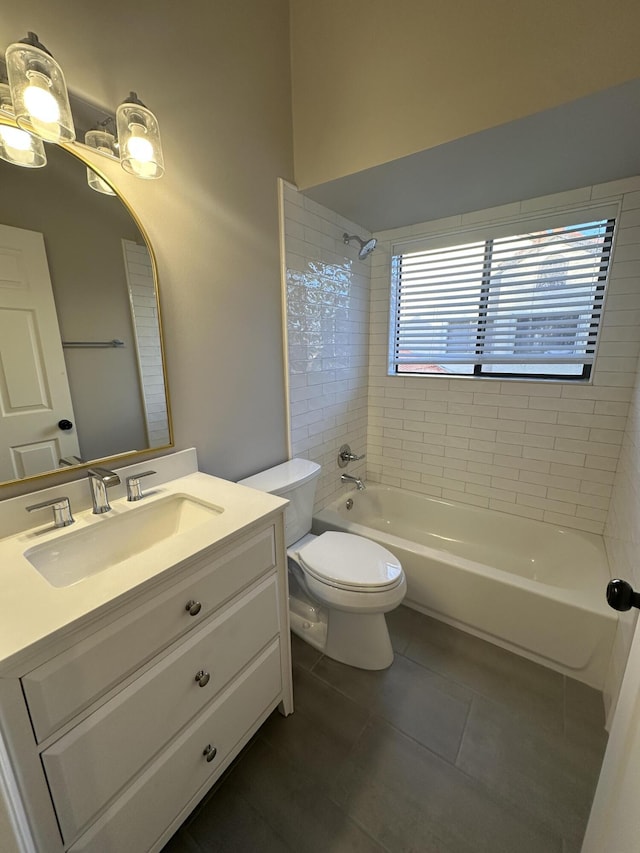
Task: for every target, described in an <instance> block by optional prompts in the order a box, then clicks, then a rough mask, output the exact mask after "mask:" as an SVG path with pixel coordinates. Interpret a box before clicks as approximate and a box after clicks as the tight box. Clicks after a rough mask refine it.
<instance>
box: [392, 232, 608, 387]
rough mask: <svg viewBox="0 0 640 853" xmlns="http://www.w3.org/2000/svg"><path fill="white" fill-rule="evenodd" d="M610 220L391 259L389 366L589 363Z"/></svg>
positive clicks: (525, 369)
mask: <svg viewBox="0 0 640 853" xmlns="http://www.w3.org/2000/svg"><path fill="white" fill-rule="evenodd" d="M614 222H615V221H614V220H613V219H612V218H608V219H598V220H594V221H589V222H582V223H580V222H572V223H570V224H569V225H567V226H566V227H557V220H555V221H554V228H553V229H545V230H540V231H534V232H531V233H527V234H516V235H513V234H509V235H507V236H499V237H496V238H492V237H487V239H485V240H483V241H482V242H474V243H466V244H465V245H458V246H456V245H448V246H446V247H445V248H442V247H440V248H436V249H427V250H421V251H419V252H416V251H415V250H414V251H412V252H407V253H406V254H402V253H397V254H394V256H393V259H392V283H393V301H392V305H393V307H394V311H393V317H392V322H393V328H392V349H393V353H392V354H391V353H390V355H391V359H390V360H391V365H392V367H393V368H395V369H396V370H398V369H401V368H402V366H403V365H413V366H419V365H424V368H425V369H424V372H434V367H435V368H436V369H437V372H442V368H443V367H445V368H446V366H447V365H456V364H462V365H479V366H480V368H481V367H482V366H483V365H487V366H490V365H507V366H508V365H513V366H516V367H515V368H514V372H515V373H517V371H518V369H519V368H518V366H520V367H521V368H522V372H523V373H524V374H526V375H530V374H531V369H532V367H535V365H541V366H547V365H554V364H556V365H590V364H593V361H594V357H595V348H596V344H597V338H598V330H599V325H600V320H601V317H602V307H603V299H604V294H605V287H606V280H607V274H608V269H609V262H610V253H611V244H612V238H613V228H614ZM412 369H413V368H412ZM414 372H420V371H419V370H415V369H414ZM542 372H543V373H545V374H548V373H549V370H548V368H547V367H545V369H544V370H543V371H542ZM560 373H563V375H564V373H566V371H562V370H560Z"/></svg>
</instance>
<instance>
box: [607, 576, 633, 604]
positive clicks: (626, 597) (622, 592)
mask: <svg viewBox="0 0 640 853" xmlns="http://www.w3.org/2000/svg"><path fill="white" fill-rule="evenodd" d="M607 603H608V605H609V606H610V607H613V609H614V610H623V611H624V610H631V608H632V607H640V592H634V589H633V587H632V586H631V584H630V583H627V581H623V580H620V579H619V578H615V579H614V580H612V581H609V583H608V584H607Z"/></svg>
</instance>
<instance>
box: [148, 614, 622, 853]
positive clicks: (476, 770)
mask: <svg viewBox="0 0 640 853" xmlns="http://www.w3.org/2000/svg"><path fill="white" fill-rule="evenodd" d="M388 623H389V628H390V631H391V634H392V639H393V643H394V648H395V650H396V658H395V661H394V663H393V665H392V666H391V668H390V669H388V670H386V671H384V672H365V671H363V670H357V669H353V668H351V667H347V666H344V665H342V664H339V663H336V662H335V661H332V660H330V659H329V658H326V657H323V656H322V655H320V654H319V653H318V652H316V651H315V650H314V649H312V648H311V647H310V646H307V645H306V644H305V643H303V642H302V641H301V640H298V639H297V638H296V637H293V659H294V690H295V707H296V711H295V713H294V714H293V715H292V716H290V717H287V718H286V719H285V718H283V717H281V716H280V715H279V714H278V713H277V712H275V713H274V714H273V715H272V716H271V717H270V718H269V720H267V722H266V723H265V725H264V726H263V727H262V729H261V730H260V731H259V732H258V734H257V735H256V737H255V738H254V739H253V741H252V742H251V743H250V744H249V745H248V746H247V748H246V749H245V750H244V752H243V753H242V754H241V755H240V756H239V757H238V759H237V760H236V762H235V763H234V764H233V766H232V767H231V768H230V769H229V770H228V771H227V773H226V774H225V775H224V777H223V778H222V779H221V780H220V782H219V783H218V784H217V785H216V787H215V789H214V790H213V791H212V792H211V793H210V794H209V795H208V796H207V798H206V799H205V800H204V801H203V803H201V804H200V806H198V808H197V809H196V810H195V811H194V813H193V814H192V815H191V816H190V817H189V818H188V820H187V821H186V822H185V824H184V825H183V826H182V828H181V829H180V830H179V831H178V833H177V834H176V835H175V836H174V838H173V839H172V840H171V842H170V843H169V844H168V845H167V846H166V847H165V849H164V851H163V853H205V851H206V853H210V851H220V853H227V851H234V853H235V851H259V853H272V851H273V853H280V851H296V853H306V851H314V853H315V851H318V853H320V851H322V853H338V851H339V853H343V851H344V853H346V851H354V852H355V851H394V853H395V851H398V853H432V851H433V853H578V851H579V850H580V843H581V839H582V835H583V833H584V830H585V826H586V821H587V818H588V815H589V808H590V805H591V800H592V798H593V793H594V790H595V784H596V781H597V778H598V772H599V769H600V764H601V761H602V756H603V753H604V748H605V746H606V733H605V731H604V728H603V725H604V716H603V710H602V697H601V695H600V694H599V693H598V692H597V691H595V690H592V689H591V688H588V687H585V686H584V685H582V684H580V683H579V682H577V681H573V680H572V679H568V678H565V677H563V676H562V675H559V674H558V673H556V672H553V671H552V670H550V669H546V668H545V667H542V666H538V665H537V664H534V663H531V662H530V661H527V660H524V659H523V658H520V657H517V656H516V655H513V654H511V653H509V652H506V651H504V650H503V649H499V648H498V647H496V646H493V645H491V644H490V643H486V642H484V641H482V640H479V639H477V638H475V637H471V636H470V635H468V634H465V633H462V632H460V631H456V630H455V629H453V628H450V627H449V626H447V625H444V624H443V623H441V622H437V621H435V620H433V619H429V618H428V617H426V616H423V615H422V614H419V613H416V612H415V611H412V610H409V609H408V608H406V607H400V608H399V609H398V610H397V611H395V612H394V613H391V614H389V615H388Z"/></svg>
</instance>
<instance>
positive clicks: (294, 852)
mask: <svg viewBox="0 0 640 853" xmlns="http://www.w3.org/2000/svg"><path fill="white" fill-rule="evenodd" d="M267 743H268V742H267ZM268 745H269V748H270V749H272V750H273V751H274V752H276V753H279V754H280V755H281V756H282V757H283V758H284V759H285V760H286V761H287V762H288V763H291V764H293V761H292V759H291V756H290V755H289V754H288V753H286V752H285V751H284V750H283V749H281V748H280V747H278V746H274V745H273V744H271V743H268ZM313 784H314V787H315V786H316V785H317V786H318V787H320V789H321V791H322V793H323V794H324V796H325V797H326V799H327V801H328V802H330V803H331V804H332V805H333V806H334V807H335V808H337V809H338V811H339V812H340V813H341V814H342V815H344V817H345V818H346V819H347V820H348V821H349V822H350V823H352V824H354V825H355V826H357V827H358V829H360V830H361V831H362V832H364V834H365V835H366V836H367V838H370V839H371V840H372V841H373V843H374V844H376V845H377V846H378V847H379V848H380V849H381V850H383V851H385V853H391V851H388V848H386V847H384V846H383V845H382V844H381V843H380V842H379V841H378V840H377V839H376V838H374V837H373V836H372V835H371V833H369V832H368V831H367V830H366V829H365V828H364V827H362V826H361V825H360V824H359V822H358V821H356V820H355V818H354V817H353V816H352V815H350V814H349V812H347V811H346V810H345V809H344V808H343V807H342V806H341V805H340V803H338V802H336V801H335V800H334V798H333V797H332V796H331V794H330V788H329V787H327V786H326V785H325V784H324V783H323V782H320V781H319V780H317V779H314V780H313ZM237 793H238V794H239V796H241V797H242V799H243V800H244V801H245V802H246V803H247V804H248V805H249V806H250V808H252V809H253V811H254V812H255V813H256V814H257V815H258V816H259V817H260V818H261V819H262V820H263V821H264V822H265V823H266V824H267V825H268V826H269V828H270V829H271V831H272V832H273V833H274V835H276V837H277V838H278V839H279V840H280V841H281V842H282V843H283V845H284V846H285V847H286V849H287V850H290V851H291V853H301V851H300V848H297V847H292V846H291V844H290V843H289V841H288V840H287V839H285V838H283V837H282V834H281V833H280V832H279V831H278V829H277V828H276V827H275V826H274V825H273V823H272V822H271V820H270V819H269V813H270V812H268V813H267V814H265V812H264V811H263V810H262V809H260V808H259V806H258V804H257V803H255V802H253V801H252V799H251V798H250V796H249V795H248V794H246V793H244V792H242V791H239V792H237ZM267 811H268V810H267ZM203 853H204V851H203Z"/></svg>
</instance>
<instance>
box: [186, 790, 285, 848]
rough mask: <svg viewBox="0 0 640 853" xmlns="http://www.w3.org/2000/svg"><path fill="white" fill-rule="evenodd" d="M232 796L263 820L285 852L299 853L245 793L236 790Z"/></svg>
mask: <svg viewBox="0 0 640 853" xmlns="http://www.w3.org/2000/svg"><path fill="white" fill-rule="evenodd" d="M233 794H234V796H235V797H240V798H241V799H242V800H244V802H245V803H246V804H247V805H248V806H249V808H250V809H251V810H252V811H253V812H254V813H255V814H256V815H258V817H259V818H260V819H261V820H263V821H264V823H265V824H266V825H267V826H268V827H269V829H270V830H271V831H272V832H273V834H274V835H275V836H276V838H277V839H278V841H280V842H281V843H282V844H283V846H284V847H285V848H286V849H287V850H290V851H291V853H300V851H299V850H297V849H296V848H295V847H292V846H291V844H289V842H288V841H287V840H286V839H285V838H283V837H282V835H281V833H280V832H279V831H278V829H277V828H276V827H275V826H274V825H273V824H272V823H271V821H270V820H269V817H268V815H267V814H265V813H264V812H263V811H262V809H260V808H258V806H257V805H256V803H254V802H252V800H251V799H250V797H249V796H247V794H246V793H244V792H243V791H237V790H236V791H234V792H233ZM203 853H207V851H206V848H205V849H203Z"/></svg>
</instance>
